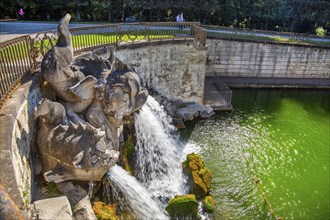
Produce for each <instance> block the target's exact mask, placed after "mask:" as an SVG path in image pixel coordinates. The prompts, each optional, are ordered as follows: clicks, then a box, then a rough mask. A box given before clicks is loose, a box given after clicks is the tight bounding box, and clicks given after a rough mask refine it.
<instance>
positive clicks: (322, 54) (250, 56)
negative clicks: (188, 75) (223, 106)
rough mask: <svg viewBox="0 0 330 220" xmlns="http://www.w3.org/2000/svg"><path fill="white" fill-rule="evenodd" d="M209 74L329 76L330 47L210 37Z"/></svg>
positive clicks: (207, 67)
mask: <svg viewBox="0 0 330 220" xmlns="http://www.w3.org/2000/svg"><path fill="white" fill-rule="evenodd" d="M207 45H208V59H207V66H206V76H223V77H260V78H262V77H268V78H269V77H274V78H329V76H330V47H322V46H317V45H315V46H314V45H294V44H288V43H262V42H253V41H238V40H220V39H208V40H207Z"/></svg>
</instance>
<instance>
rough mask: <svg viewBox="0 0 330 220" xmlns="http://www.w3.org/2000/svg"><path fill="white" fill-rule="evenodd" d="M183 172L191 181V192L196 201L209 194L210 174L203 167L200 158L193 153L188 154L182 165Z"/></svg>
mask: <svg viewBox="0 0 330 220" xmlns="http://www.w3.org/2000/svg"><path fill="white" fill-rule="evenodd" d="M182 167H183V170H184V172H185V173H186V174H187V175H188V177H189V178H190V179H191V180H192V181H191V183H192V186H191V191H192V193H193V194H195V195H196V197H197V198H198V199H200V198H204V197H205V196H206V195H208V194H209V193H210V189H211V183H212V173H211V171H210V170H209V169H208V168H207V167H205V164H204V161H203V160H202V158H201V157H200V156H199V155H198V154H195V153H192V154H188V155H187V160H186V161H184V162H183V163H182Z"/></svg>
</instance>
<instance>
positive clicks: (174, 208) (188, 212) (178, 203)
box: [166, 194, 199, 219]
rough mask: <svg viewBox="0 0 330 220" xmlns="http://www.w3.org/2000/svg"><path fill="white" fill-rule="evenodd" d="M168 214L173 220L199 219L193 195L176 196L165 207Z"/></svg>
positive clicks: (196, 203)
mask: <svg viewBox="0 0 330 220" xmlns="http://www.w3.org/2000/svg"><path fill="white" fill-rule="evenodd" d="M166 211H167V212H168V214H169V215H170V216H171V217H172V218H174V219H199V217H198V202H197V200H196V197H195V195H193V194H188V195H184V196H179V195H176V196H175V197H174V198H172V199H171V200H170V201H169V202H168V205H167V207H166Z"/></svg>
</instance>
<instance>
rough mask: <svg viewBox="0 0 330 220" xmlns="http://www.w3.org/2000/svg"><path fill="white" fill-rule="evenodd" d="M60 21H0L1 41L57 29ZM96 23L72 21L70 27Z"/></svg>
mask: <svg viewBox="0 0 330 220" xmlns="http://www.w3.org/2000/svg"><path fill="white" fill-rule="evenodd" d="M57 25H58V22H49V23H44V22H24V21H23V22H19V21H15V22H12V21H7V22H0V42H2V41H6V40H10V39H13V38H15V37H20V36H23V35H26V34H29V35H33V34H35V33H38V32H44V31H57ZM91 25H94V24H75V23H70V27H84V26H91Z"/></svg>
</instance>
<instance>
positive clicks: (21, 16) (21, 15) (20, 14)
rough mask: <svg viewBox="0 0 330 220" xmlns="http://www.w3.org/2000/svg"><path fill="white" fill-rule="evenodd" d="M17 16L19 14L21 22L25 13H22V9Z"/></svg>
mask: <svg viewBox="0 0 330 220" xmlns="http://www.w3.org/2000/svg"><path fill="white" fill-rule="evenodd" d="M18 14H19V19H20V20H22V21H23V20H24V14H25V12H24V11H23V9H22V8H21V9H20V10H19V11H18Z"/></svg>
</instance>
